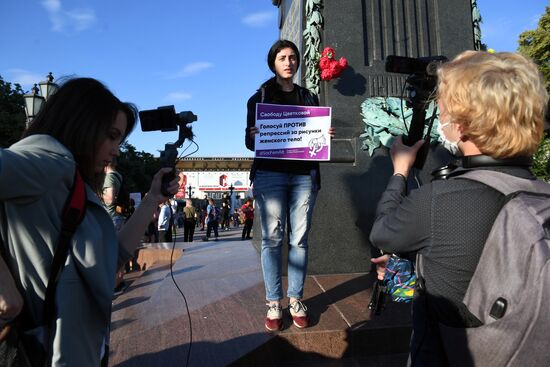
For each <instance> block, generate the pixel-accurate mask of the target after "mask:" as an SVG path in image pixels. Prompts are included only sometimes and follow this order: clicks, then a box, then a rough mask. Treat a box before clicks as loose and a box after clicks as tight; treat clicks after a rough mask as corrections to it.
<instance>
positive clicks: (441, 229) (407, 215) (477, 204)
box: [370, 166, 534, 366]
mask: <svg viewBox="0 0 550 367" xmlns="http://www.w3.org/2000/svg"><path fill="white" fill-rule="evenodd" d="M478 169H490V170H495V171H501V172H504V173H508V174H511V175H513V176H517V177H522V178H534V177H533V175H532V174H531V172H530V171H529V170H528V169H527V168H522V167H511V166H504V167H483V168H478ZM405 190H406V182H405V180H404V179H403V177H400V176H392V177H391V178H390V181H389V183H388V186H387V188H386V190H385V191H384V193H383V195H382V197H381V199H380V201H379V203H378V207H377V210H376V220H375V222H374V224H373V227H372V230H371V234H370V241H371V243H372V244H373V246H375V247H377V248H380V249H382V250H384V251H386V252H393V253H420V254H421V255H422V261H423V266H422V268H423V272H422V277H423V282H422V281H420V282H419V283H420V284H421V285H422V286H421V288H422V289H418V284H417V290H416V292H415V298H414V301H413V339H412V341H411V357H412V359H413V364H412V365H413V366H415V365H420V366H445V365H446V357H445V354H444V351H443V347H442V344H441V340H440V336H439V327H438V325H439V324H440V323H442V324H444V325H447V326H451V327H475V326H479V325H480V321H479V320H478V319H477V318H475V316H474V315H473V314H471V313H470V312H469V311H468V309H467V308H466V306H464V304H463V303H462V300H463V298H464V295H465V293H466V290H467V288H468V285H469V283H470V280H471V278H472V275H473V273H474V271H475V269H476V267H477V264H478V262H479V258H480V256H481V252H482V251H483V247H484V245H485V241H486V240H487V237H488V236H489V232H490V230H491V228H492V226H493V223H494V221H495V219H496V217H497V215H498V213H499V211H500V209H501V208H502V206H503V205H504V203H505V197H504V195H502V194H501V193H500V192H498V191H496V190H494V189H492V188H490V187H488V186H486V185H484V184H482V183H479V182H476V181H471V180H459V179H448V180H437V181H433V182H432V183H430V184H426V185H423V186H421V187H420V188H418V189H416V190H412V191H411V193H410V194H409V195H405Z"/></svg>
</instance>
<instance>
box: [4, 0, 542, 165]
mask: <svg viewBox="0 0 550 367" xmlns="http://www.w3.org/2000/svg"><path fill="white" fill-rule="evenodd" d="M325 1H342V0H325ZM547 4H548V3H547V0H528V1H521V2H517V1H515V0H478V6H479V8H480V11H481V15H482V17H483V24H482V34H483V42H485V43H486V44H487V45H488V46H489V47H491V48H493V49H495V50H496V51H515V50H516V48H517V39H518V35H519V34H520V33H521V32H522V31H524V30H527V29H534V28H536V25H537V20H538V19H539V17H540V16H541V15H542V14H543V12H544V7H545V5H547ZM0 17H1V18H0V19H1V22H0V50H2V51H1V57H0V75H1V76H2V78H3V79H4V80H5V81H8V82H13V83H20V84H21V85H22V87H23V89H24V90H25V91H28V90H29V89H30V88H31V87H32V84H33V83H37V82H39V81H41V80H44V78H45V75H47V73H48V72H50V71H51V72H52V73H53V75H54V76H55V77H56V78H58V77H61V76H90V77H94V78H97V79H99V80H101V81H103V82H104V83H105V84H106V85H107V86H108V87H109V88H110V89H111V90H112V91H113V92H114V93H115V94H116V95H117V96H118V97H119V98H121V99H122V100H125V101H130V102H133V103H135V104H136V105H137V106H138V107H139V108H140V109H151V108H156V107H158V106H164V105H171V104H173V105H175V107H176V110H177V111H178V112H179V111H185V110H191V111H193V112H194V113H195V114H197V115H198V121H197V122H195V123H194V124H193V125H194V126H193V131H194V132H195V134H196V139H195V141H196V142H197V143H198V144H199V146H200V150H199V151H198V152H197V153H196V154H194V155H195V156H201V157H210V156H211V157H216V156H226V157H227V156H252V152H250V151H248V150H246V148H245V147H244V138H243V135H244V126H245V120H246V101H247V100H248V98H249V97H250V95H251V94H252V93H253V92H254V91H255V90H256V88H257V87H258V85H259V84H260V83H261V82H262V81H264V80H265V79H267V78H269V77H270V76H271V73H270V72H269V70H268V68H267V66H266V53H267V50H268V48H269V47H270V46H271V44H272V43H273V42H274V41H275V40H276V39H277V38H278V29H277V26H276V24H277V8H276V7H274V6H273V5H272V2H271V0H224V1H221V0H209V1H190V0H157V1H135V0H134V1H130V0H95V1H92V0H70V1H69V0H43V1H37V0H2V1H1V2H0ZM175 140H177V134H176V133H173V132H171V133H160V132H147V133H143V132H141V131H140V129H139V127H138V128H137V129H136V130H135V131H134V132H133V133H132V135H131V136H130V138H129V142H130V143H131V144H133V145H134V146H136V148H137V149H138V150H140V151H141V150H144V151H147V152H149V153H153V154H155V155H157V154H158V150H161V149H164V144H165V143H167V142H174V141H175ZM190 151H191V149H190V150H189V151H188V152H190Z"/></svg>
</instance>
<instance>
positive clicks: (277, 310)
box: [264, 303, 283, 331]
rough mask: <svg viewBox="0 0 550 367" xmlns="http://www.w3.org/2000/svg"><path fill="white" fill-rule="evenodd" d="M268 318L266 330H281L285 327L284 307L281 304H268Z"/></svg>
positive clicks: (266, 319)
mask: <svg viewBox="0 0 550 367" xmlns="http://www.w3.org/2000/svg"><path fill="white" fill-rule="evenodd" d="M266 306H268V307H269V308H268V309H267V316H266V318H265V324H264V325H265V328H266V329H267V330H269V331H277V330H281V328H282V327H283V307H282V306H281V304H277V303H274V304H271V305H270V304H269V303H267V304H266Z"/></svg>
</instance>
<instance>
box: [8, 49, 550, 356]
mask: <svg viewBox="0 0 550 367" xmlns="http://www.w3.org/2000/svg"><path fill="white" fill-rule="evenodd" d="M267 65H268V67H269V69H270V70H271V72H272V73H273V77H272V78H270V79H268V80H267V81H265V82H264V83H263V84H262V85H261V86H260V88H259V89H258V90H257V91H256V92H255V93H254V94H253V95H252V97H251V98H250V99H249V100H248V104H247V110H248V114H247V124H246V130H245V131H246V133H245V145H246V147H247V148H248V149H250V150H252V151H254V150H255V136H256V134H258V132H259V129H258V127H256V122H255V112H256V105H257V104H258V103H269V104H278V105H301V106H318V105H319V100H318V97H317V96H316V95H315V94H313V93H311V92H310V91H309V90H308V89H306V88H304V87H301V86H299V85H297V84H295V83H294V82H293V78H294V76H295V75H296V72H297V70H298V68H299V66H300V53H299V50H298V48H297V47H296V45H295V44H294V43H292V42H290V41H288V40H278V41H277V42H275V43H274V44H273V45H272V47H271V48H270V50H269V52H268V54H267ZM437 76H438V88H437V100H438V104H439V111H440V121H441V133H442V138H443V139H444V140H445V141H446V142H447V143H448V144H446V145H445V146H452V147H454V148H455V149H453V151H452V152H453V153H454V154H458V156H459V157H462V159H463V160H462V162H464V165H465V166H464V167H465V168H468V169H469V170H489V171H498V172H504V173H506V174H509V175H512V176H515V177H521V178H526V179H529V180H533V179H534V176H533V174H532V173H531V171H530V169H529V164H528V163H527V164H526V163H525V162H528V161H529V160H528V159H526V158H529V157H531V156H532V155H533V153H534V152H535V151H536V149H537V146H538V144H539V142H540V140H541V138H542V135H543V120H544V113H545V109H546V105H547V103H548V95H547V93H546V90H545V87H544V83H543V80H542V78H541V75H540V73H539V72H538V70H537V67H536V65H535V64H534V63H532V62H531V61H530V60H528V59H526V58H525V57H523V56H520V55H518V54H513V53H488V52H480V51H467V52H463V53H461V54H459V55H458V56H457V57H456V58H455V59H454V60H452V61H450V62H448V63H445V64H443V65H442V66H440V67H439V69H438V74H437ZM136 112H137V109H136V108H135V106H133V105H132V104H130V103H123V102H121V101H120V100H119V99H118V98H117V97H115V96H114V95H113V94H112V93H111V92H110V91H109V90H108V89H107V88H106V87H105V86H104V85H103V84H102V83H100V82H98V81H97V80H95V79H91V78H74V79H71V80H68V81H66V82H65V83H64V84H62V86H61V87H60V88H59V90H58V91H57V92H56V93H55V94H54V95H53V96H52V97H51V98H50V99H49V100H48V101H47V102H46V103H45V105H44V107H43V108H42V110H41V111H40V113H39V114H38V115H37V116H36V118H35V119H34V120H33V121H32V124H30V126H29V127H28V128H27V130H26V131H25V133H24V135H23V138H22V139H21V140H20V141H19V142H18V143H16V144H14V145H13V146H11V147H10V148H7V149H1V150H0V202H1V204H2V205H1V206H2V209H3V210H2V211H1V212H0V219H1V221H0V222H1V225H0V233H1V235H2V245H1V246H0V249H1V250H2V251H1V253H0V254H1V255H2V256H1V257H0V279H2V282H1V283H0V327H1V328H2V331H4V330H5V326H6V325H10V324H11V322H12V321H13V320H14V319H16V318H17V319H18V320H19V321H20V322H21V323H22V324H23V325H24V326H25V327H27V331H30V332H31V334H32V335H42V337H41V338H37V339H36V345H38V346H40V347H38V349H37V350H38V351H39V352H37V353H35V354H34V358H45V359H43V361H46V363H48V364H50V365H55V366H57V365H79V366H99V365H101V363H102V362H103V363H106V357H107V356H108V343H107V341H108V338H109V327H110V312H111V302H112V297H113V290H114V289H115V286H116V283H115V279H116V278H117V277H116V276H115V275H116V274H117V271H120V269H122V267H123V266H124V264H127V263H128V262H129V261H131V259H132V256H133V255H134V251H135V249H136V248H137V246H138V245H139V244H140V243H141V242H142V241H145V242H172V241H173V240H174V230H175V229H176V228H183V231H184V239H183V241H184V242H193V240H194V236H195V233H196V232H197V231H204V236H202V239H203V240H204V241H207V240H209V239H210V238H211V237H212V236H213V238H214V240H217V239H218V237H219V232H220V231H230V230H234V229H238V230H240V228H239V227H240V226H241V225H242V236H241V238H242V239H243V240H247V239H251V230H252V227H253V221H254V217H255V215H256V216H257V217H258V218H259V220H260V222H261V236H259V237H261V238H260V239H259V240H260V242H261V252H260V261H261V268H262V274H263V280H264V285H265V302H267V304H266V305H267V313H266V317H265V319H264V326H265V328H266V329H267V330H269V331H278V330H281V328H282V327H283V317H284V313H283V303H286V305H287V307H288V311H289V315H290V317H291V319H292V323H293V324H294V325H295V326H296V327H298V328H306V327H308V326H309V325H310V315H309V310H308V308H307V306H306V304H305V302H304V299H303V298H304V282H305V278H306V275H307V265H308V248H309V245H310V244H309V241H308V235H309V232H310V230H311V227H312V215H313V211H314V208H315V202H316V198H317V195H318V193H319V190H320V188H321V176H320V167H319V163H318V162H316V161H307V160H299V159H296V160H285V161H282V160H276V159H263V158H258V157H256V158H255V159H254V161H253V165H252V169H251V172H250V178H251V181H252V183H253V189H254V192H253V194H254V195H253V198H246V199H245V201H244V203H243V204H242V205H241V203H240V202H239V200H235V199H234V198H233V197H230V196H229V195H228V194H224V195H223V198H222V199H221V201H220V202H216V201H215V200H214V199H213V198H211V197H207V196H205V198H204V199H203V200H200V201H196V202H195V203H194V202H193V201H192V200H191V199H187V200H185V205H184V206H182V205H178V204H177V203H176V202H175V200H173V198H172V197H169V196H165V195H164V194H163V193H162V191H161V181H162V177H163V176H164V175H165V174H167V173H169V172H170V169H169V168H168V169H166V168H164V169H161V170H159V171H158V173H157V174H156V175H155V176H154V177H153V179H152V182H151V186H150V189H149V191H148V193H147V194H146V195H145V197H144V198H143V200H142V201H141V203H140V205H139V206H137V207H136V208H133V206H132V205H130V206H131V207H132V209H131V210H130V211H129V212H127V213H126V215H124V216H123V215H122V214H121V212H120V210H119V209H117V194H118V190H119V189H120V186H121V183H122V181H123V179H124V178H123V177H122V176H121V175H120V174H119V173H118V172H117V171H116V164H115V163H116V162H115V161H116V158H117V156H118V155H119V146H120V144H121V142H122V141H123V140H124V139H125V138H126V137H127V136H128V134H130V132H131V131H132V129H133V128H134V125H135V123H136V117H137V114H136ZM334 133H335V130H334V128H330V130H329V135H330V136H331V137H333V136H334ZM422 144H423V141H422V140H421V141H419V142H417V143H416V144H414V145H412V146H407V145H405V144H404V143H403V141H402V139H401V138H398V139H396V141H395V142H394V144H393V145H392V147H391V149H390V156H391V160H392V164H393V175H392V176H391V177H390V178H389V182H388V185H387V188H386V190H385V191H384V193H383V194H382V197H381V200H380V202H379V204H378V207H377V212H376V219H375V222H374V225H373V227H372V231H371V233H370V241H371V243H372V244H373V245H374V246H376V247H377V248H379V249H380V250H382V251H383V252H384V255H382V256H380V257H378V258H373V259H372V262H373V263H375V264H376V266H377V270H378V272H379V275H380V277H383V274H384V272H385V266H386V263H387V261H388V259H389V254H390V253H399V254H402V255H403V256H407V257H409V258H411V259H413V261H414V259H415V258H418V259H422V263H423V269H422V274H421V279H420V281H419V282H418V283H417V284H418V286H417V287H416V289H415V298H414V301H413V330H414V332H413V336H412V341H411V353H410V360H409V364H410V365H412V366H445V365H448V362H449V361H448V356H447V351H446V349H445V340H444V336H443V335H442V333H441V332H440V327H441V325H446V326H448V327H454V328H471V327H477V326H479V325H480V321H479V319H477V318H476V317H475V315H473V314H472V313H471V312H470V311H469V310H468V309H467V308H466V307H465V306H464V304H463V303H462V299H463V297H464V294H465V292H466V289H467V286H468V283H469V281H470V279H471V278H472V275H473V273H474V272H475V270H476V266H477V264H478V261H479V257H480V254H481V252H482V250H483V248H484V244H485V240H486V238H487V236H488V235H489V232H490V230H491V228H492V225H493V222H494V221H495V218H496V216H497V214H498V213H499V211H500V210H501V208H502V206H503V205H504V203H505V197H504V196H503V195H502V194H500V193H499V192H497V191H496V190H494V189H492V188H490V187H488V186H486V185H484V184H481V183H479V182H474V181H471V180H467V179H452V177H454V176H459V175H460V172H461V171H460V170H458V171H456V172H454V173H453V175H454V176H453V175H451V176H452V177H449V179H446V180H435V181H433V182H432V183H429V184H425V185H423V186H421V187H419V188H417V189H416V190H407V183H408V181H409V180H408V179H409V176H410V174H411V167H412V166H413V164H414V162H415V157H416V154H417V152H418V150H419V149H420V147H421V145H422ZM466 162H467V164H468V165H467V166H466ZM75 172H78V173H79V174H80V176H78V175H76V174H75ZM77 177H82V179H83V182H84V185H85V193H86V201H85V209H86V210H85V213H84V215H83V217H82V219H80V220H79V222H78V223H77V224H76V227H75V228H76V229H75V231H74V234H72V240H71V245H72V246H71V250H70V251H69V253H68V254H64V255H61V256H62V257H63V258H62V262H63V263H64V264H65V265H64V267H63V270H62V271H61V272H60V274H58V276H56V277H54V278H53V279H51V278H50V276H49V275H50V264H51V263H52V261H53V260H54V258H55V257H56V256H57V255H58V252H57V249H56V242H55V241H56V240H55V239H56V238H57V237H58V235H59V233H60V228H61V227H62V224H64V222H65V221H66V219H62V218H64V217H63V213H64V207H65V201H66V199H67V197H68V195H69V193H71V192H72V190H73V182H76V181H77ZM37 183H38V184H37ZM177 189H178V180H177V178H176V179H174V180H173V181H172V182H170V184H169V186H168V192H169V193H171V194H175V193H176V191H177ZM471 208H476V210H471ZM285 238H287V239H288V245H289V250H288V269H287V273H288V277H287V278H288V287H287V291H286V298H288V301H284V299H285V295H284V294H283V285H282V274H283V272H282V247H283V240H284V239H285ZM313 245H314V244H313ZM52 287H53V290H54V293H53V299H52V302H53V304H54V305H55V307H54V308H53V310H54V311H53V312H54V314H52V315H48V314H47V312H45V311H44V310H45V307H44V304H45V303H47V302H45V300H47V299H48V296H47V294H50V291H51V289H52ZM262 302H264V300H262ZM77 326H78V327H77ZM76 329H78V334H76V331H75V330H76ZM10 335H11V334H10ZM77 336H78V337H77ZM8 337H11V336H8Z"/></svg>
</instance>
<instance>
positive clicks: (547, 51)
mask: <svg viewBox="0 0 550 367" xmlns="http://www.w3.org/2000/svg"><path fill="white" fill-rule="evenodd" d="M518 51H519V52H520V53H521V54H523V55H525V56H527V57H529V58H531V59H533V60H534V61H535V62H536V63H537V64H538V66H539V70H540V72H541V73H542V75H543V76H544V78H545V79H546V90H547V91H548V93H550V6H547V7H546V11H545V13H544V14H543V15H542V16H541V17H540V19H539V23H538V27H537V29H534V30H530V31H525V32H523V33H522V34H520V35H519V48H518ZM546 116H547V118H548V113H547V115H546ZM549 159H550V134H549V133H548V132H547V133H546V134H545V136H544V139H543V140H542V142H541V144H540V146H539V150H538V151H537V152H536V153H535V155H534V156H533V160H534V162H533V173H534V174H535V175H536V176H537V177H539V178H540V179H543V180H544V181H547V182H550V176H549V175H548V172H547V164H548V160H549Z"/></svg>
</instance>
